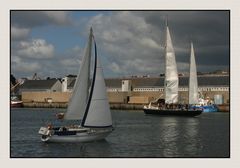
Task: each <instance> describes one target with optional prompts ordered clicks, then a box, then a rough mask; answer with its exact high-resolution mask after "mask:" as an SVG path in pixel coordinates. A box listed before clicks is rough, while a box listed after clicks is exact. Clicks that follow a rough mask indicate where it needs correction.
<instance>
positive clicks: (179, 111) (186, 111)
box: [143, 109, 202, 117]
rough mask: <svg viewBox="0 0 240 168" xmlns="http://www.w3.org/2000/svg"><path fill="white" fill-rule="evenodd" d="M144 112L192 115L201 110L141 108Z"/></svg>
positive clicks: (199, 112)
mask: <svg viewBox="0 0 240 168" xmlns="http://www.w3.org/2000/svg"><path fill="white" fill-rule="evenodd" d="M143 111H144V113H145V114H151V115H163V116H187V117H194V116H198V115H200V114H201V113H202V110H175V109H163V110H162V109H143Z"/></svg>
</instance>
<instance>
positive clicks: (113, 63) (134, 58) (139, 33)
mask: <svg viewBox="0 0 240 168" xmlns="http://www.w3.org/2000/svg"><path fill="white" fill-rule="evenodd" d="M90 26H92V27H93V30H94V34H95V37H96V40H97V44H98V46H99V48H101V50H103V52H104V53H106V54H105V55H104V56H106V57H107V61H108V62H107V64H108V66H107V67H108V69H109V70H111V71H113V72H115V73H118V74H120V75H121V74H122V75H126V74H140V73H156V74H159V73H160V69H161V68H160V67H159V66H157V67H153V66H152V65H153V64H155V63H156V61H157V63H159V64H160V58H161V57H160V55H161V50H162V47H161V45H160V41H161V40H160V34H161V33H160V30H155V28H154V27H153V26H152V25H150V24H147V23H146V21H145V20H144V18H143V17H140V16H138V15H135V14H133V13H132V12H129V11H121V12H114V13H113V14H112V15H103V14H99V15H97V16H94V17H92V18H91V19H90V21H89V22H88V27H90ZM153 30H154V31H153ZM153 32H156V33H155V34H153Z"/></svg>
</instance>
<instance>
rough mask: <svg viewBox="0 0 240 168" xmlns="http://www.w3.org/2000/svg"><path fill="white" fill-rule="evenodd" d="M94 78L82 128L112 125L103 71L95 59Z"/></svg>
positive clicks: (98, 61)
mask: <svg viewBox="0 0 240 168" xmlns="http://www.w3.org/2000/svg"><path fill="white" fill-rule="evenodd" d="M96 61H97V67H96V77H95V83H94V86H93V93H92V99H91V103H90V107H89V110H88V112H87V117H86V120H85V122H84V126H85V127H87V126H89V127H107V126H111V125H112V116H111V112H110V108H109V103H108V98H107V93H106V86H105V81H104V77H103V69H102V67H101V64H100V60H99V59H98V58H97V60H96Z"/></svg>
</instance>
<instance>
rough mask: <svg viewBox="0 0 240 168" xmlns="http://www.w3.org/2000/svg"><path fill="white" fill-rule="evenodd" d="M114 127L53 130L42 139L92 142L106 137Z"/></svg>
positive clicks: (44, 140)
mask: <svg viewBox="0 0 240 168" xmlns="http://www.w3.org/2000/svg"><path fill="white" fill-rule="evenodd" d="M112 130H113V129H112V128H107V129H105V128H103V129H97V130H96V129H94V130H92V129H89V130H87V131H84V132H77V131H66V132H51V131H50V132H51V133H50V134H47V135H43V134H42V137H41V140H42V141H43V142H92V141H98V140H102V139H104V138H106V137H107V136H108V135H109V134H110V133H111V132H112Z"/></svg>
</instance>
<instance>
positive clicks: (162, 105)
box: [143, 24, 202, 116]
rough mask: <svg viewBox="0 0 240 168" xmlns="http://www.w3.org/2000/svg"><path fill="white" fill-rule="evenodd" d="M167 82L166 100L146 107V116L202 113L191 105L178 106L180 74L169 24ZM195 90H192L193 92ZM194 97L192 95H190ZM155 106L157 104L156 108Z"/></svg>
mask: <svg viewBox="0 0 240 168" xmlns="http://www.w3.org/2000/svg"><path fill="white" fill-rule="evenodd" d="M165 40H166V41H165V80H164V92H165V94H164V95H165V99H158V100H156V101H154V102H150V104H149V105H148V106H144V108H143V110H144V113H145V114H156V115H177V116H197V115H200V114H201V113H202V110H201V109H194V108H191V109H190V108H189V105H188V104H187V105H183V104H178V84H179V78H178V72H177V64H176V58H175V52H174V48H173V44H172V40H171V35H170V32H169V28H168V24H166V39H165ZM192 90H193V89H191V91H192ZM190 95H192V93H190ZM153 104H157V105H156V106H154V105H153Z"/></svg>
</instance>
